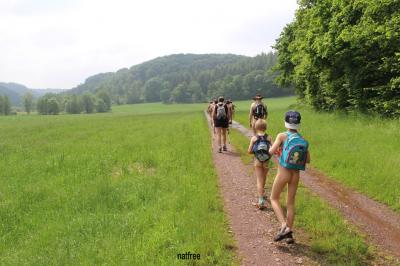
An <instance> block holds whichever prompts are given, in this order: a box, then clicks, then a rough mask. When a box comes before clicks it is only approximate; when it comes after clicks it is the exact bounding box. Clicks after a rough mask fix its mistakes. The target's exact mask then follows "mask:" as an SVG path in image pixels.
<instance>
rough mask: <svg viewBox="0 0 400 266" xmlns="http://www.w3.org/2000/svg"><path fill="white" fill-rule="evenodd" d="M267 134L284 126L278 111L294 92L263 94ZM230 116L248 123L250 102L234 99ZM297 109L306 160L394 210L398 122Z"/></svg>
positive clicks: (398, 196)
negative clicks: (281, 95)
mask: <svg viewBox="0 0 400 266" xmlns="http://www.w3.org/2000/svg"><path fill="white" fill-rule="evenodd" d="M265 102H266V103H267V105H268V109H269V116H268V127H269V128H268V133H269V134H271V135H272V136H273V137H276V135H277V133H278V132H283V131H285V128H284V122H283V118H284V114H285V112H286V111H287V110H289V109H290V107H289V106H290V105H293V104H296V100H295V98H294V97H287V98H280V99H265ZM235 104H236V105H237V108H236V109H237V110H238V111H237V112H236V117H235V120H237V121H239V122H241V123H242V124H243V125H245V126H247V127H248V126H249V125H248V112H249V108H250V101H243V102H237V103H235ZM292 108H295V109H297V110H298V111H300V112H301V115H302V126H301V133H302V134H303V135H304V137H305V138H306V139H307V140H308V141H309V142H310V150H311V161H312V162H311V165H312V166H313V167H315V168H317V169H319V170H321V171H323V172H324V173H326V174H327V175H329V176H330V177H332V178H334V179H336V180H338V181H340V182H341V183H343V184H345V185H347V186H350V187H352V188H353V189H355V190H357V191H360V192H362V193H364V194H366V195H368V196H369V197H371V198H374V199H376V200H378V201H380V202H382V203H385V204H386V205H388V206H389V207H391V208H392V209H393V210H395V211H397V212H400V181H399V175H398V166H399V165H400V152H399V150H400V139H399V138H398V136H399V132H398V131H399V130H400V121H399V120H385V119H380V118H378V117H370V116H365V115H357V114H350V115H346V114H343V113H319V112H315V111H313V110H310V109H309V108H307V107H301V106H297V107H292Z"/></svg>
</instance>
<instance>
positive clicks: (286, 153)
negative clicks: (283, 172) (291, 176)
mask: <svg viewBox="0 0 400 266" xmlns="http://www.w3.org/2000/svg"><path fill="white" fill-rule="evenodd" d="M287 135H288V136H287V138H286V140H285V142H284V143H283V147H282V155H281V157H280V159H279V163H280V165H282V166H283V167H285V168H288V169H295V170H305V169H306V160H307V150H308V142H307V141H306V140H305V139H304V138H303V137H302V136H301V135H300V134H299V133H292V132H287Z"/></svg>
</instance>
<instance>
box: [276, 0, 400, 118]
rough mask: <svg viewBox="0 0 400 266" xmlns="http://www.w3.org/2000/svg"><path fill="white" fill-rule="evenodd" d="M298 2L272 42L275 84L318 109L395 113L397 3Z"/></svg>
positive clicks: (399, 101)
mask: <svg viewBox="0 0 400 266" xmlns="http://www.w3.org/2000/svg"><path fill="white" fill-rule="evenodd" d="M298 2H299V8H298V10H297V12H296V16H295V19H294V21H293V22H292V23H290V24H288V25H287V26H286V27H285V28H284V30H283V32H282V33H281V35H280V37H279V39H278V40H277V43H276V45H275V48H276V49H277V51H278V60H277V65H276V67H275V69H276V70H278V71H279V76H278V77H277V81H278V83H279V84H280V85H286V86H288V85H292V86H294V87H295V90H296V93H297V94H298V95H299V96H300V98H302V99H303V100H304V101H306V102H308V103H309V104H311V105H312V106H313V107H315V108H316V109H318V110H328V111H330V110H350V111H351V110H358V111H361V112H369V113H379V114H381V115H383V116H389V117H398V116H400V1H393V0H357V1H353V0H343V1H337V0H324V1H318V0H300V1H298Z"/></svg>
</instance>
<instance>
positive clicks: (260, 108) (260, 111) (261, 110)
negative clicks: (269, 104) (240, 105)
mask: <svg viewBox="0 0 400 266" xmlns="http://www.w3.org/2000/svg"><path fill="white" fill-rule="evenodd" d="M266 114H267V110H266V109H265V106H264V104H262V103H259V104H257V106H256V108H254V109H253V116H254V117H255V118H257V119H258V118H264V117H265V115H266Z"/></svg>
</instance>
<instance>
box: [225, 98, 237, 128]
mask: <svg viewBox="0 0 400 266" xmlns="http://www.w3.org/2000/svg"><path fill="white" fill-rule="evenodd" d="M226 105H227V106H228V108H229V112H230V113H231V119H230V120H229V124H232V120H233V115H234V114H235V105H234V104H233V102H232V100H231V99H228V100H227V101H226Z"/></svg>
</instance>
